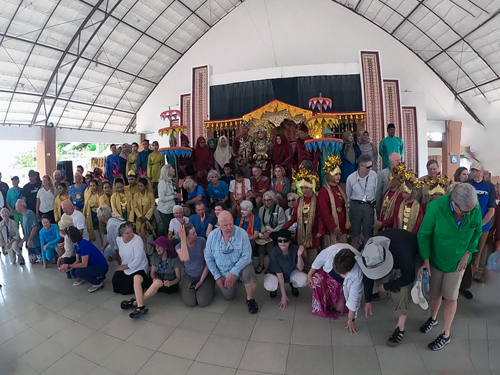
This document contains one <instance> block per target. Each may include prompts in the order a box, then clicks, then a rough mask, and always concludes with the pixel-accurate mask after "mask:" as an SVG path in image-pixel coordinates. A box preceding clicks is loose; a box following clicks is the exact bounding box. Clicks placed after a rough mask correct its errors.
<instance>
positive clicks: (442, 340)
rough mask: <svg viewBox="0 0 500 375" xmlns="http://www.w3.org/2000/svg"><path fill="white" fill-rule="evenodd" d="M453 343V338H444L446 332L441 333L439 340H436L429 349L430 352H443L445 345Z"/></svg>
mask: <svg viewBox="0 0 500 375" xmlns="http://www.w3.org/2000/svg"><path fill="white" fill-rule="evenodd" d="M450 342H451V336H449V337H444V332H443V333H441V334H440V335H439V336H438V337H437V339H435V340H434V341H433V342H431V343H430V344H429V345H427V347H428V348H429V349H430V350H434V351H437V350H441V349H443V348H444V347H445V345H448V344H449V343H450Z"/></svg>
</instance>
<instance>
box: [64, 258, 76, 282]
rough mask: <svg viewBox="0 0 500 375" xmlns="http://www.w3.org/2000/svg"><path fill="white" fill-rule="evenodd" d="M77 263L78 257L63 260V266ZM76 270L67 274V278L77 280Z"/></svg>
mask: <svg viewBox="0 0 500 375" xmlns="http://www.w3.org/2000/svg"><path fill="white" fill-rule="evenodd" d="M75 262H76V256H75V257H69V258H62V264H73V263H75ZM75 271H76V270H69V271H68V272H66V277H67V278H68V279H76V272H75Z"/></svg>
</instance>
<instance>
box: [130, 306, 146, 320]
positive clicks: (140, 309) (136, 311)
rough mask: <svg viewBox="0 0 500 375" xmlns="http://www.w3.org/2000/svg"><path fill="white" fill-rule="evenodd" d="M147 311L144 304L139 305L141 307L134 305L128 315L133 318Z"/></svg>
mask: <svg viewBox="0 0 500 375" xmlns="http://www.w3.org/2000/svg"><path fill="white" fill-rule="evenodd" d="M148 311H149V309H147V308H146V306H141V307H136V308H135V309H134V311H132V312H131V313H130V314H129V316H130V317H131V318H132V319H135V318H138V317H140V316H141V315H144V314H147V313H148Z"/></svg>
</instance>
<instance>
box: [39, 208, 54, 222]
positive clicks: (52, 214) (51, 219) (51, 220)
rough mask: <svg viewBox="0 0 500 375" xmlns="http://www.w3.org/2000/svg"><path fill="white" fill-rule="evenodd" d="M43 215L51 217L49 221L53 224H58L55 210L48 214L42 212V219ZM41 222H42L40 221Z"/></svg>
mask: <svg viewBox="0 0 500 375" xmlns="http://www.w3.org/2000/svg"><path fill="white" fill-rule="evenodd" d="M42 215H47V216H48V217H49V221H50V223H51V224H55V223H56V219H55V217H54V210H50V211H48V212H42V211H40V217H42ZM40 222H41V220H40Z"/></svg>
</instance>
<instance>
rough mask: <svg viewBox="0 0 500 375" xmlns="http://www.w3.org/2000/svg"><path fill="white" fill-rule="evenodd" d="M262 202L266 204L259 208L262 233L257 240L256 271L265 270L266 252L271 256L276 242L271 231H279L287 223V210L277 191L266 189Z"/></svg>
mask: <svg viewBox="0 0 500 375" xmlns="http://www.w3.org/2000/svg"><path fill="white" fill-rule="evenodd" d="M262 202H263V203H264V205H263V206H262V207H261V208H260V209H259V217H260V221H261V227H260V233H259V238H258V239H257V240H256V241H255V242H256V243H257V251H258V252H259V266H258V267H257V268H256V269H255V273H261V272H262V271H263V270H264V259H265V257H266V254H267V256H268V257H271V251H272V250H273V248H274V242H273V240H272V239H271V237H270V235H271V233H272V232H277V231H279V230H280V229H281V227H282V226H283V224H285V223H286V219H285V211H284V210H283V208H281V206H280V205H279V202H278V198H277V197H276V193H274V192H273V191H271V190H268V191H266V192H265V193H264V194H263V195H262Z"/></svg>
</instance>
